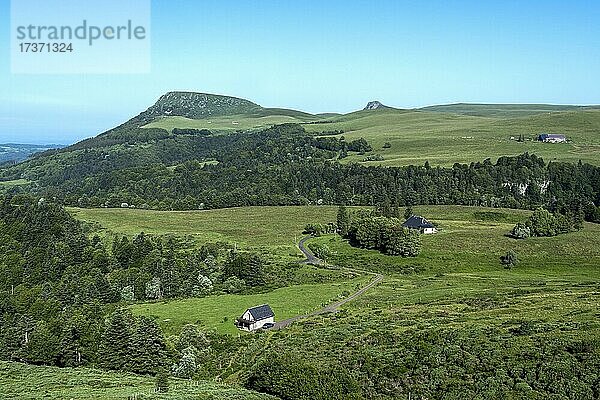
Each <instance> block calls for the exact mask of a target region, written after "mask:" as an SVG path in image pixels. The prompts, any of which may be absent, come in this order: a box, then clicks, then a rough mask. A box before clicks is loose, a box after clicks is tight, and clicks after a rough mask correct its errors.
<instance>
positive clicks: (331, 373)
mask: <svg viewBox="0 0 600 400" xmlns="http://www.w3.org/2000/svg"><path fill="white" fill-rule="evenodd" d="M246 387H247V388H249V389H252V390H256V391H259V392H262V393H267V394H271V395H274V396H278V397H280V398H281V399H287V400H296V399H312V400H336V399H339V400H342V399H344V400H353V399H354V400H358V399H362V398H363V396H362V394H361V389H360V387H359V385H358V383H357V382H356V380H355V379H354V378H353V377H352V376H351V375H350V373H349V372H348V371H347V370H346V369H345V368H343V367H342V366H339V365H338V366H336V367H335V368H326V367H322V366H318V365H315V364H314V363H308V362H306V361H304V360H303V359H302V357H301V356H298V355H292V354H291V353H287V354H283V355H280V354H272V355H271V356H270V357H267V358H266V359H265V360H264V361H263V362H262V363H260V364H259V365H257V366H256V368H255V369H254V370H253V371H252V372H251V374H250V376H249V378H248V380H247V381H246Z"/></svg>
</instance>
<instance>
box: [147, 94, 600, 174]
mask: <svg viewBox="0 0 600 400" xmlns="http://www.w3.org/2000/svg"><path fill="white" fill-rule="evenodd" d="M428 110H431V111H428ZM443 111H448V112H443ZM315 120H321V121H324V120H325V121H328V122H327V123H320V124H305V125H304V126H305V128H306V130H307V131H309V132H322V131H332V130H343V131H345V133H344V136H345V137H346V138H348V139H356V138H359V137H364V138H366V139H367V140H368V141H369V142H370V143H371V144H372V145H373V148H374V151H373V153H378V154H381V155H383V156H384V158H385V160H384V161H382V162H370V164H371V163H372V164H382V165H409V164H423V163H424V162H425V161H427V160H429V162H430V163H431V164H433V165H452V164H454V163H455V162H462V163H469V162H472V161H481V160H483V159H485V158H488V157H490V158H492V159H496V158H498V157H499V156H502V155H517V154H521V153H523V152H526V151H528V152H532V153H535V154H538V155H540V156H542V157H544V158H545V159H546V160H548V161H549V160H565V161H572V162H576V161H578V160H580V159H581V160H583V161H587V162H590V163H592V164H600V134H599V132H600V110H598V109H594V108H579V107H576V106H546V105H460V104H459V105H450V106H436V107H434V108H426V109H422V110H396V109H385V110H376V111H357V112H354V113H350V114H345V115H337V116H329V117H328V118H327V116H311V115H304V114H289V115H288V114H285V113H282V114H279V113H277V111H273V114H272V115H267V116H259V115H253V114H246V115H234V116H225V117H213V118H207V119H199V120H194V119H187V118H183V117H164V118H161V119H159V120H156V121H154V122H152V123H150V124H149V125H147V126H146V127H158V128H164V129H167V130H172V129H173V128H175V127H178V128H197V129H201V128H206V129H212V130H218V131H235V130H238V129H244V130H251V129H259V128H264V127H267V126H270V125H273V124H277V123H285V122H296V123H303V122H304V123H305V122H310V121H315ZM234 122H235V124H234ZM542 132H554V133H565V134H567V135H568V138H569V139H570V140H572V143H569V144H560V145H550V144H542V143H538V142H535V141H533V140H532V141H527V142H525V143H519V142H517V141H515V140H510V137H511V136H514V137H518V136H519V135H520V134H524V135H525V137H526V138H528V139H534V138H535V137H536V136H537V135H538V134H539V133H542ZM385 142H389V143H391V145H392V147H391V148H388V149H383V148H382V147H383V144H384V143H385ZM363 158H364V156H363V155H356V154H355V155H352V156H350V157H348V158H347V159H345V162H351V161H358V162H362V160H363Z"/></svg>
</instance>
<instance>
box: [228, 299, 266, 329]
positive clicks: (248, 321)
mask: <svg viewBox="0 0 600 400" xmlns="http://www.w3.org/2000/svg"><path fill="white" fill-rule="evenodd" d="M273 322H275V313H274V312H273V310H271V307H270V306H269V305H268V304H263V305H260V306H256V307H252V308H249V309H247V310H246V311H245V312H244V313H243V314H242V316H241V317H239V318H238V319H237V320H236V322H235V325H236V326H237V327H238V328H239V329H242V330H244V331H248V332H252V331H255V330H257V329H260V328H262V327H263V326H264V325H265V324H267V323H268V324H272V323H273Z"/></svg>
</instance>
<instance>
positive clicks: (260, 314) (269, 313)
mask: <svg viewBox="0 0 600 400" xmlns="http://www.w3.org/2000/svg"><path fill="white" fill-rule="evenodd" d="M247 311H248V312H249V313H250V315H252V317H253V318H254V320H255V321H260V320H263V319H267V318H271V317H274V316H275V313H274V312H273V310H271V307H270V306H269V305H268V304H263V305H260V306H256V307H252V308H249V309H248V310H247Z"/></svg>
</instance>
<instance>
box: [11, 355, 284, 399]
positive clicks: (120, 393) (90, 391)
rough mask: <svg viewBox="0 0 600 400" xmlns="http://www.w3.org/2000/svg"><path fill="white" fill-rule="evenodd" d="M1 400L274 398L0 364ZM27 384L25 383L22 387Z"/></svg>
mask: <svg viewBox="0 0 600 400" xmlns="http://www.w3.org/2000/svg"><path fill="white" fill-rule="evenodd" d="M0 382H2V384H1V385H0V398H2V399H7V400H8V399H15V400H16V399H20V400H38V399H45V400H65V399H67V400H68V399H73V400H75V399H77V400H103V399H115V400H116V399H124V400H126V399H130V398H134V397H133V396H137V397H135V398H138V399H140V400H141V399H147V400H192V399H194V400H202V399H206V400H208V399H214V400H220V399H223V400H236V399H237V400H246V399H249V400H258V399H272V398H273V397H271V396H267V395H263V394H259V393H255V392H251V391H248V390H244V389H240V388H236V387H233V386H231V385H227V386H226V385H220V384H217V383H213V382H198V381H194V382H191V381H186V380H183V379H173V378H171V379H170V380H169V391H168V392H167V393H155V392H154V386H155V384H154V377H152V376H140V375H136V374H130V373H124V372H108V371H101V370H95V369H90V368H57V367H48V366H35V365H27V364H21V363H15V362H6V361H0ZM24 382H27V384H24Z"/></svg>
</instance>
